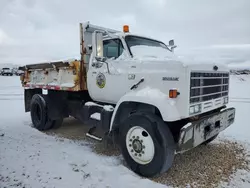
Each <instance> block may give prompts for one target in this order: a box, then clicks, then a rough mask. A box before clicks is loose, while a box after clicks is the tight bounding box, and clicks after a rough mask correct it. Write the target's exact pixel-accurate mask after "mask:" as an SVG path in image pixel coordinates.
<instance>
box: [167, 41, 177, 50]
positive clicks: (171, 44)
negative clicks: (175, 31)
mask: <svg viewBox="0 0 250 188" xmlns="http://www.w3.org/2000/svg"><path fill="white" fill-rule="evenodd" d="M168 47H169V48H170V50H171V52H174V49H175V48H176V47H177V46H176V45H175V44H174V40H173V39H172V40H170V41H169V42H168Z"/></svg>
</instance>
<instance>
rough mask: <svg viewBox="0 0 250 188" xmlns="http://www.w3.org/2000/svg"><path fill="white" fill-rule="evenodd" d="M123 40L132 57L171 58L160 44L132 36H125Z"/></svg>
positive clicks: (169, 53) (167, 50)
mask: <svg viewBox="0 0 250 188" xmlns="http://www.w3.org/2000/svg"><path fill="white" fill-rule="evenodd" d="M125 40H126V43H127V45H128V47H129V49H130V51H131V53H132V55H133V57H137V58H145V57H152V58H167V57H170V56H172V52H171V51H170V50H169V49H168V48H167V46H166V45H165V44H164V43H162V42H159V41H156V40H152V39H148V38H143V37H137V36H132V35H129V36H126V37H125Z"/></svg>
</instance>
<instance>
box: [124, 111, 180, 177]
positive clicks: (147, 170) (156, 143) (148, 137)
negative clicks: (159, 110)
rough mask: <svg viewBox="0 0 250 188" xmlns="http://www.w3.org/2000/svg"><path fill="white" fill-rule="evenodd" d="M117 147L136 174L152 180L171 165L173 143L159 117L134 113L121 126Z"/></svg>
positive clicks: (169, 133) (173, 150)
mask: <svg viewBox="0 0 250 188" xmlns="http://www.w3.org/2000/svg"><path fill="white" fill-rule="evenodd" d="M120 148H121V152H122V154H123V157H124V159H125V161H126V163H127V164H128V166H129V167H130V168H131V169H132V170H133V171H134V172H135V173H137V174H139V175H141V176H144V177H152V176H155V175H158V174H160V173H163V172H166V171H167V170H168V169H169V168H170V167H171V166H172V163H173V160H174V153H175V142H174V138H173V135H172V133H171V131H170V130H169V128H168V126H167V125H166V124H165V123H164V121H163V120H162V119H160V118H159V117H158V116H156V115H155V114H149V113H134V114H132V115H131V116H129V117H128V118H127V119H126V120H125V121H124V122H123V123H122V125H121V126H120Z"/></svg>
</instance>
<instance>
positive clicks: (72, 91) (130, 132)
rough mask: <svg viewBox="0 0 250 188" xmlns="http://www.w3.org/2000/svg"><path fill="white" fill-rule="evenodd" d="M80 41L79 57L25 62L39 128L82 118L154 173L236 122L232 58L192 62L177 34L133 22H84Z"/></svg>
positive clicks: (140, 170)
mask: <svg viewBox="0 0 250 188" xmlns="http://www.w3.org/2000/svg"><path fill="white" fill-rule="evenodd" d="M80 44H81V45H80V46H81V47H80V49H81V58H79V59H73V60H65V61H58V62H45V63H39V64H32V65H26V66H23V67H20V70H23V71H24V75H22V76H21V81H22V85H23V87H24V89H25V90H24V96H25V111H26V112H30V113H31V119H32V122H33V125H34V127H35V128H37V129H38V130H41V131H44V130H48V129H55V128H59V127H60V126H61V124H62V122H63V119H64V118H67V117H69V116H71V117H74V118H76V119H79V120H80V121H82V122H83V124H85V125H92V127H91V129H90V130H89V132H88V133H87V136H89V137H91V138H93V139H96V140H99V141H103V140H106V139H108V138H111V139H112V140H113V141H114V142H116V143H117V144H118V145H119V146H120V149H121V153H122V155H123V157H124V159H125V161H126V162H127V165H128V166H129V168H131V169H132V170H133V171H134V172H136V173H137V174H139V175H141V176H145V177H152V176H154V175H158V174H160V173H162V172H165V171H167V170H168V169H169V168H170V167H171V165H172V163H173V159H174V156H175V154H176V153H180V152H185V151H187V150H189V149H192V148H194V147H196V146H198V145H200V144H207V143H209V142H211V141H212V140H214V139H215V138H216V136H217V135H218V134H219V133H220V132H221V131H223V130H225V129H226V128H227V127H228V126H230V125H231V124H232V123H233V122H234V119H235V109H234V108H227V107H226V105H227V104H228V101H229V98H228V96H229V69H228V68H227V67H226V66H224V65H221V64H219V65H216V64H214V63H213V62H211V63H206V64H204V63H201V62H191V63H190V62H187V61H186V60H185V59H183V58H178V57H176V55H175V54H174V53H173V51H174V48H175V47H176V46H175V44H174V41H173V40H170V41H169V44H167V45H166V44H164V43H163V42H162V41H159V40H155V39H152V38H148V37H143V36H140V35H135V34H132V33H130V32H129V26H128V25H125V26H124V27H123V31H116V30H112V29H108V28H104V27H99V26H95V25H92V24H90V23H89V22H88V23H84V24H80ZM97 132H101V133H102V134H98V135H97V134H96V133H97ZM83 157H84V156H83Z"/></svg>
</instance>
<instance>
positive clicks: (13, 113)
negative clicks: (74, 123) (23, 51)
mask: <svg viewBox="0 0 250 188" xmlns="http://www.w3.org/2000/svg"><path fill="white" fill-rule="evenodd" d="M230 97H231V100H230V105H229V106H234V107H236V109H237V113H236V122H235V123H234V124H233V125H232V126H231V127H230V128H228V129H227V130H226V131H225V132H223V134H221V135H220V138H226V139H231V140H237V141H238V142H240V143H242V144H244V146H246V148H247V149H248V150H249V151H250V123H249V119H248V115H250V76H248V77H247V76H232V79H231V93H230ZM0 120H1V121H0V188H4V187H6V188H9V187H25V188H40V187H41V188H42V187H46V188H50V187H56V188H57V187H59V188H71V187H72V188H78V187H84V188H85V187H114V188H118V187H126V188H128V187H137V188H138V187H144V188H158V187H159V188H160V187H166V186H165V185H162V184H158V183H155V182H153V181H150V180H148V179H143V178H140V177H139V176H137V175H136V174H134V173H133V172H131V171H130V170H129V169H127V168H126V167H125V166H124V165H123V161H122V160H121V158H120V157H115V156H111V157H108V156H100V155H97V154H96V153H95V152H93V151H92V149H91V147H90V146H89V143H87V142H86V141H77V142H76V141H73V140H69V139H62V138H59V137H56V136H49V135H47V134H44V133H42V132H39V131H37V130H36V129H34V128H32V127H31V121H30V116H29V114H25V113H24V106H23V89H22V88H21V85H20V81H19V77H0ZM180 170H181V169H180ZM242 178H244V181H243V180H242ZM221 186H230V187H243V188H249V187H250V173H249V172H245V171H238V172H237V173H236V174H235V175H233V176H232V180H231V182H230V184H229V185H228V184H224V183H222V184H221Z"/></svg>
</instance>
